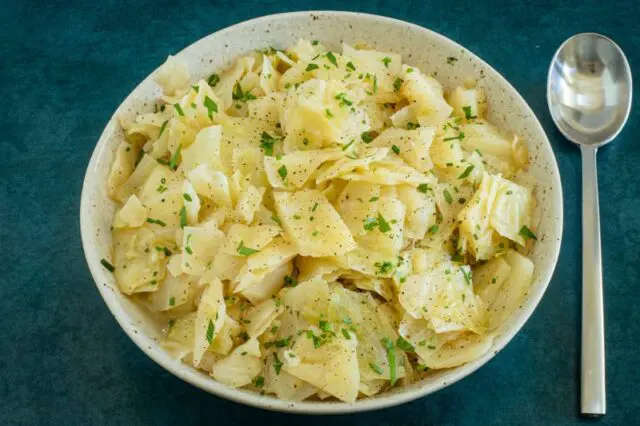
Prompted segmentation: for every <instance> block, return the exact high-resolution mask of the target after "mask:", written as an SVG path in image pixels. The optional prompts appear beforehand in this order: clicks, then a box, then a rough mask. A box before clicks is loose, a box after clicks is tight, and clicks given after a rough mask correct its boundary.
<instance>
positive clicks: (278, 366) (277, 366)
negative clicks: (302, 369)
mask: <svg viewBox="0 0 640 426" xmlns="http://www.w3.org/2000/svg"><path fill="white" fill-rule="evenodd" d="M273 358H274V361H273V369H274V370H276V374H278V375H279V374H280V370H282V366H283V364H282V361H280V358H278V354H277V353H275V352H274V353H273Z"/></svg>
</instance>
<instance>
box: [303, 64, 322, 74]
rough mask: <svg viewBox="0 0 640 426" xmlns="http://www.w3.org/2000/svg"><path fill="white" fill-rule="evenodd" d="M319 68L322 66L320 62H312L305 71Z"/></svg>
mask: <svg viewBox="0 0 640 426" xmlns="http://www.w3.org/2000/svg"><path fill="white" fill-rule="evenodd" d="M318 68H320V67H319V66H318V64H314V63H310V64H309V65H307V68H306V69H305V71H307V72H309V71H313V70H317V69H318Z"/></svg>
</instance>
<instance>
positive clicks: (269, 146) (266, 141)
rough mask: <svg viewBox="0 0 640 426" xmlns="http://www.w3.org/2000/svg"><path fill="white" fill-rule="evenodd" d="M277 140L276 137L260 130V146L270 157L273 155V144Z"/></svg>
mask: <svg viewBox="0 0 640 426" xmlns="http://www.w3.org/2000/svg"><path fill="white" fill-rule="evenodd" d="M276 142H277V139H276V138H274V137H273V136H271V135H270V134H269V133H267V132H262V135H261V136H260V147H261V148H262V149H263V150H264V154H265V155H267V156H269V157H272V156H273V145H274V144H275V143H276Z"/></svg>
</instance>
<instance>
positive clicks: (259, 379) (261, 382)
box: [253, 376, 264, 388]
mask: <svg viewBox="0 0 640 426" xmlns="http://www.w3.org/2000/svg"><path fill="white" fill-rule="evenodd" d="M253 385H254V386H255V387H257V388H261V387H263V386H264V377H262V376H258V377H256V379H255V380H254V382H253Z"/></svg>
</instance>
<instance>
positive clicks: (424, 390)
mask: <svg viewBox="0 0 640 426" xmlns="http://www.w3.org/2000/svg"><path fill="white" fill-rule="evenodd" d="M299 38H305V39H309V40H314V39H318V40H321V41H322V42H323V43H324V44H326V45H327V46H328V47H330V48H332V49H335V50H338V49H340V46H341V43H342V42H345V43H349V44H354V43H365V44H366V45H368V46H369V47H371V48H374V49H377V50H382V51H393V52H395V53H399V54H401V55H402V58H403V62H405V63H408V64H410V65H413V66H417V67H419V68H420V69H421V70H423V71H424V72H426V73H429V74H433V75H434V76H435V78H437V79H438V81H440V82H441V83H442V84H443V86H444V87H445V88H447V89H450V88H453V87H455V86H456V85H459V84H462V83H463V82H464V81H465V79H468V78H473V79H476V80H477V81H478V85H479V86H480V87H483V88H484V89H485V90H486V91H487V94H488V101H489V111H488V118H489V120H490V121H491V122H493V123H495V124H496V125H498V126H499V127H500V128H501V129H505V130H508V131H511V132H514V133H516V134H517V135H519V136H520V137H522V138H523V139H524V140H525V141H526V143H527V145H528V148H529V152H530V158H531V163H532V164H531V169H530V171H531V173H532V174H533V176H534V177H535V178H536V180H537V184H538V190H537V194H536V195H537V200H538V209H539V212H538V213H539V215H540V218H541V220H540V226H539V229H538V232H537V235H538V242H537V243H536V244H535V246H534V249H533V251H532V253H531V258H532V260H533V262H534V264H535V275H534V281H533V285H532V289H531V291H530V293H529V295H528V297H527V299H526V301H525V302H524V303H523V304H522V307H521V309H520V310H518V311H517V312H516V313H514V315H513V316H512V317H511V318H510V319H509V320H508V321H507V322H506V323H505V324H504V325H503V326H502V327H501V328H500V329H499V330H498V332H497V336H496V339H495V340H494V344H493V347H492V350H491V351H489V352H488V353H487V354H486V355H485V356H483V357H482V358H480V359H478V360H476V361H474V362H471V363H468V364H465V365H463V366H460V367H457V368H453V369H450V370H444V371H439V372H437V373H436V374H434V375H432V376H430V377H429V378H427V379H425V380H423V381H420V382H417V383H414V384H412V385H411V386H408V387H406V388H402V389H397V390H394V391H392V392H386V393H383V394H381V395H378V396H376V397H374V398H370V399H365V400H360V401H357V402H356V403H355V404H351V405H350V404H345V403H339V402H288V401H281V400H277V399H275V398H273V397H271V396H260V395H258V394H256V393H254V392H250V391H244V390H237V389H231V388H228V387H226V386H224V385H222V384H220V383H218V382H216V381H214V380H213V379H211V378H210V377H209V376H207V375H206V374H204V373H201V372H199V371H196V370H195V369H193V368H191V367H189V366H187V365H185V364H182V363H181V362H179V361H176V360H173V359H172V358H170V357H169V356H168V355H167V354H166V353H165V352H164V351H163V350H162V349H161V348H160V347H159V345H158V341H159V338H160V337H161V334H160V333H161V328H160V324H157V323H156V322H155V321H154V319H153V317H152V316H151V315H149V314H148V313H147V312H144V311H142V310H141V309H140V307H139V306H138V305H136V304H134V303H132V302H131V301H129V300H128V299H127V298H126V297H124V296H123V295H122V294H121V293H120V292H119V290H118V288H117V286H116V283H115V280H114V278H113V276H112V275H111V274H110V273H108V272H107V271H106V270H105V269H104V268H103V267H102V266H101V265H100V259H102V258H108V257H109V247H110V244H111V231H110V226H111V221H112V218H113V214H114V212H115V204H114V203H113V202H112V201H110V200H109V199H108V197H107V195H106V190H105V182H106V178H107V175H108V173H109V169H110V165H111V162H112V160H113V156H114V153H115V150H116V148H117V146H118V143H119V141H120V140H121V139H122V138H123V134H122V131H121V129H119V126H118V125H117V122H116V118H115V117H116V116H125V117H127V118H132V117H134V116H135V115H137V114H138V113H140V112H149V111H152V109H153V105H154V103H155V100H156V99H157V98H158V96H159V94H160V92H161V91H160V88H159V87H158V86H157V85H156V84H155V82H154V81H153V79H152V76H149V77H147V78H146V79H145V80H144V81H143V82H142V83H141V84H140V85H139V86H138V87H137V88H136V89H135V90H134V91H133V92H132V93H131V94H130V95H129V96H128V97H127V98H126V100H125V101H124V102H123V103H122V105H121V106H120V107H119V108H118V110H117V111H116V112H115V114H114V116H113V117H112V118H111V120H110V121H109V123H108V124H107V126H106V127H105V130H104V132H103V134H102V136H101V137H100V140H99V142H98V144H97V146H96V148H95V151H94V153H93V156H92V157H91V161H90V163H89V167H88V169H87V173H86V177H85V181H84V186H83V191H82V201H81V232H82V240H83V245H84V250H85V255H86V257H87V262H88V264H89V268H90V270H91V273H92V275H93V277H94V279H95V282H96V285H97V286H98V289H99V290H100V292H101V294H102V296H103V298H104V300H105V302H106V303H107V305H108V307H109V309H110V310H111V312H112V313H113V315H114V316H115V318H116V319H117V321H118V322H119V323H120V325H121V326H122V328H123V329H124V330H125V332H126V333H127V334H128V335H129V336H130V337H131V338H132V340H134V342H135V343H136V344H137V345H138V346H139V347H140V348H141V349H142V350H143V351H144V352H145V353H147V354H148V355H149V356H150V357H151V358H152V359H154V360H155V361H156V362H157V363H159V364H160V365H162V366H163V367H164V368H166V369H167V370H168V371H170V372H171V373H173V374H174V375H176V376H178V377H180V378H182V379H183V380H186V381H188V382H190V383H192V384H194V385H195V386H198V387H200V388H202V389H204V390H206V391H209V392H212V393H215V394H217V395H219V396H222V397H225V398H228V399H231V400H234V401H237V402H241V403H244V404H249V405H253V406H258V407H262V408H267V409H273V410H283V411H296V412H304V413H332V412H353V411H364V410H371V409H378V408H383V407H387V406H391V405H396V404H399V403H402V402H406V401H410V400H412V399H415V398H417V397H420V396H422V395H426V394H428V393H431V392H434V391H436V390H438V389H440V388H442V387H444V386H447V385H449V384H451V383H453V382H455V381H457V380H459V379H461V378H463V377H465V376H466V375H468V374H470V373H471V372H473V371H475V370H476V369H477V368H479V367H480V366H481V365H483V364H484V363H486V362H487V361H488V360H489V359H491V358H492V357H493V356H494V355H495V354H496V353H497V352H498V351H499V350H500V349H502V348H503V347H504V346H505V345H506V344H507V343H508V341H509V340H511V338H512V337H513V335H514V334H515V333H516V332H517V331H518V330H519V329H520V328H521V327H522V325H523V324H524V322H525V321H526V320H527V319H528V317H529V316H530V315H531V313H532V311H533V309H534V308H535V307H536V305H537V304H538V302H539V300H540V298H541V297H542V295H543V293H544V291H545V289H546V287H547V285H548V283H549V280H550V279H551V275H552V273H553V270H554V268H555V265H556V261H557V258H558V253H559V249H560V238H561V235H562V193H561V186H560V177H559V172H558V167H557V164H556V161H555V157H554V155H553V152H552V149H551V145H550V144H549V141H548V140H547V138H546V136H545V134H544V131H543V130H542V127H541V126H540V123H539V122H538V120H537V119H536V117H535V115H534V113H533V112H532V111H531V109H530V108H529V106H528V105H527V104H526V102H525V101H524V100H523V99H522V98H521V97H520V96H519V95H518V93H517V92H516V91H515V89H514V88H513V87H512V86H511V85H509V83H508V82H507V81H506V80H505V79H504V78H503V77H501V76H500V75H499V74H498V73H497V72H496V71H495V70H494V69H493V68H491V67H490V66H489V65H487V64H486V63H484V62H483V61H482V60H481V59H479V58H478V57H476V56H475V55H473V54H472V53H471V52H469V51H468V50H466V49H465V48H463V47H462V46H460V45H458V44H456V43H454V42H452V41H451V40H449V39H447V38H445V37H443V36H441V35H439V34H436V33H434V32H431V31H429V30H426V29H424V28H422V27H419V26H416V25H413V24H409V23H406V22H403V21H398V20H394V19H390V18H384V17H379V16H374V15H366V14H359V13H347V12H298V13H288V14H281V15H272V16H266V17H263V18H258V19H254V20H251V21H247V22H244V23H241V24H238V25H235V26H232V27H229V28H227V29H225V30H222V31H219V32H217V33H215V34H212V35H210V36H208V37H205V38H203V39H201V40H200V41H198V42H196V43H194V44H192V45H191V46H189V47H187V48H186V49H184V50H183V51H181V52H180V53H178V54H177V56H178V57H179V58H180V59H182V60H183V61H185V62H186V63H187V64H188V67H189V71H190V73H191V75H192V77H193V78H194V80H196V79H199V78H202V77H204V78H206V77H207V76H208V75H210V74H211V73H212V72H213V71H214V70H219V69H221V68H222V67H224V66H226V65H228V64H229V62H230V61H232V60H233V59H234V58H236V57H237V56H239V55H241V54H243V53H245V52H249V51H251V50H253V49H262V48H264V47H267V46H274V47H280V48H284V47H287V46H289V45H291V44H293V43H295V42H296V41H297V40H298V39H299ZM167 53H168V54H169V53H173V52H167ZM452 58H455V59H452ZM158 65H160V64H158ZM152 75H153V74H152Z"/></svg>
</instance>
